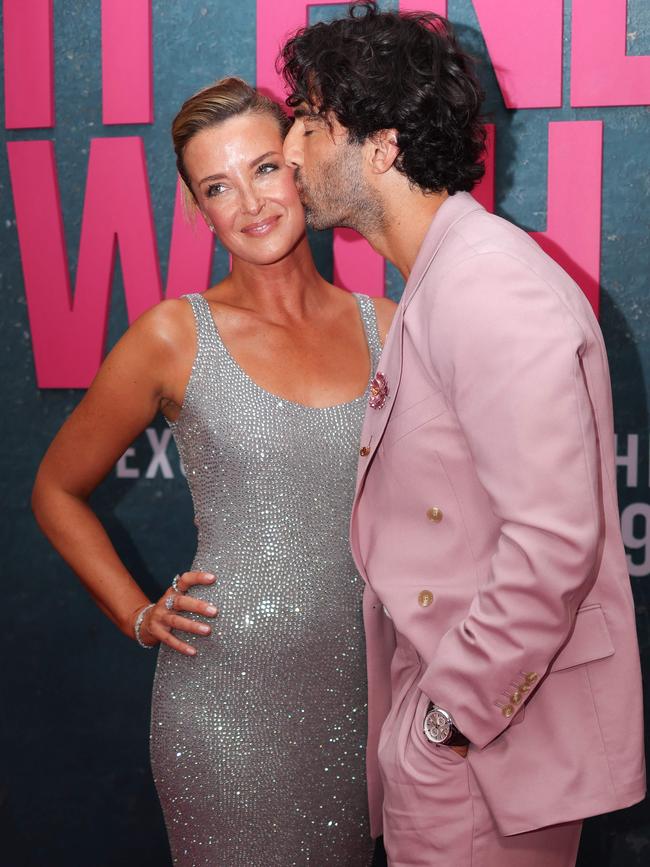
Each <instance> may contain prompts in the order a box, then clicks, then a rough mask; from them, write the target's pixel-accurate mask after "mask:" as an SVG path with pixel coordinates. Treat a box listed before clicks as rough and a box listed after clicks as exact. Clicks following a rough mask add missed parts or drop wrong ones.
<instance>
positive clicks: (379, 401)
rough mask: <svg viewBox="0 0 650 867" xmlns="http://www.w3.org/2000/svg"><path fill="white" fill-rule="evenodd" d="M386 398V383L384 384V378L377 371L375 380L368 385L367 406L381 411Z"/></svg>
mask: <svg viewBox="0 0 650 867" xmlns="http://www.w3.org/2000/svg"><path fill="white" fill-rule="evenodd" d="M387 397H388V383H387V382H386V377H385V376H384V374H383V373H380V371H377V373H376V374H375V378H374V379H373V381H372V382H371V383H370V398H369V399H368V406H370V408H371V409H381V408H382V407H383V405H384V404H385V403H386V398H387Z"/></svg>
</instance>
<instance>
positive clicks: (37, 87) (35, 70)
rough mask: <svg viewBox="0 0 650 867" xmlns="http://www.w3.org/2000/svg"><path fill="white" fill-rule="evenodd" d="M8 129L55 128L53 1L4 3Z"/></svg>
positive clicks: (11, 0)
mask: <svg viewBox="0 0 650 867" xmlns="http://www.w3.org/2000/svg"><path fill="white" fill-rule="evenodd" d="M2 15H3V30H4V71H5V126H6V127H7V129H34V128H36V127H51V126H54V18H53V15H54V13H53V8H52V0H4V2H3V4H2Z"/></svg>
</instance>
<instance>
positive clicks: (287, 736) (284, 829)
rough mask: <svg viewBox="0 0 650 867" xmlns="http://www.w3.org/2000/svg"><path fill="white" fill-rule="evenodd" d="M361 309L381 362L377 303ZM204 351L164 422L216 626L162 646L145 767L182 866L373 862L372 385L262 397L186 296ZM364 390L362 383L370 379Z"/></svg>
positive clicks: (201, 302)
mask: <svg viewBox="0 0 650 867" xmlns="http://www.w3.org/2000/svg"><path fill="white" fill-rule="evenodd" d="M356 297H357V301H358V304H359V310H360V312H361V318H362V320H363V323H364V328H365V330H366V335H367V338H368V344H369V348H370V354H371V360H372V363H371V377H372V371H373V370H374V369H375V368H376V364H377V361H378V358H379V353H380V344H379V337H378V334H377V326H376V321H375V314H374V306H373V304H372V301H371V300H370V299H369V298H367V297H366V296H361V295H358V296H356ZM188 300H189V302H190V303H191V305H192V308H193V311H194V315H195V318H196V323H197V337H198V339H197V355H196V359H195V362H194V366H193V369H192V374H191V377H190V382H189V383H188V386H187V391H186V395H185V401H184V405H183V409H182V412H181V414H180V416H179V418H178V419H177V421H176V422H175V423H172V424H171V428H172V431H173V434H174V437H175V439H176V442H177V445H178V448H179V451H180V454H181V458H182V461H183V466H184V467H185V472H186V475H187V480H188V483H189V486H190V490H191V494H192V499H193V502H194V510H195V522H196V524H197V528H198V545H197V551H196V556H195V559H194V562H193V564H192V568H193V569H198V570H206V571H209V572H213V573H214V574H215V575H216V576H217V581H216V582H215V584H214V585H212V586H210V587H205V586H201V587H198V588H195V589H193V590H192V592H193V593H194V594H195V595H196V596H198V597H200V598H202V599H206V600H209V601H210V602H213V603H214V604H215V605H216V606H217V607H218V608H219V611H220V616H219V617H218V618H216V620H214V621H212V626H213V631H212V635H211V636H209V637H208V638H204V637H194V636H188V635H187V634H183V638H184V639H186V640H188V641H189V642H190V643H193V644H195V646H196V648H197V654H196V656H195V657H186V656H183V655H181V654H179V653H176V652H175V651H172V650H170V649H169V648H167V647H162V648H161V650H160V653H159V657H158V665H157V669H156V676H155V680H154V688H153V705H152V720H151V761H152V767H153V772H154V778H155V782H156V787H157V789H158V795H159V797H160V801H161V804H162V808H163V813H164V816H165V822H166V825H167V831H168V835H169V840H170V846H171V850H172V858H173V861H174V864H176V865H183V867H199V865H206V867H207V865H210V867H217V865H218V867H239V865H242V867H257V865H259V867H271V865H277V867H292V865H296V867H302V865H316V867H324V865H341V867H346V865H349V867H365V865H368V864H370V861H371V858H372V848H373V847H372V842H371V840H370V837H369V829H368V819H367V802H366V783H365V768H364V765H365V757H364V744H365V738H366V723H367V713H366V709H367V698H366V690H367V686H366V674H365V648H364V640H363V624H362V617H361V596H362V589H363V588H362V581H361V578H360V577H359V576H358V573H357V571H356V569H355V567H354V563H353V561H352V557H351V554H350V550H349V544H348V519H349V513H350V508H351V503H352V496H353V491H354V478H355V473H356V462H357V455H358V440H359V433H360V429H361V423H362V420H363V414H364V410H365V407H366V405H367V399H368V394H369V387H368V389H367V390H366V393H365V394H364V395H362V396H360V397H359V398H357V399H356V400H353V401H350V402H348V403H344V404H340V405H337V406H333V407H327V408H324V409H315V408H310V407H305V406H302V405H301V404H297V403H293V402H292V401H288V400H284V399H280V398H278V397H277V396H275V395H273V394H271V393H270V392H268V391H265V390H264V389H262V388H261V387H259V386H257V385H256V384H255V383H254V382H253V381H252V380H251V379H250V378H249V377H248V376H247V374H246V373H245V372H244V371H243V370H242V369H241V368H240V367H239V366H238V365H237V364H236V362H235V361H234V359H233V358H232V357H231V356H230V354H229V353H228V350H227V349H226V347H225V346H224V344H223V343H222V341H221V339H220V337H219V334H218V331H217V328H216V326H215V324H214V321H213V319H212V315H211V312H210V308H209V305H208V304H207V302H206V301H205V299H204V298H203V297H202V296H200V295H191V296H188ZM369 385H370V380H369Z"/></svg>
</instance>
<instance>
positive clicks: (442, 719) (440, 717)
mask: <svg viewBox="0 0 650 867" xmlns="http://www.w3.org/2000/svg"><path fill="white" fill-rule="evenodd" d="M424 736H425V737H426V739H427V740H428V741H431V743H432V744H437V745H438V746H445V747H467V746H469V740H468V738H466V737H465V735H464V734H463V733H462V732H459V731H458V729H457V728H456V726H455V725H454V718H453V717H452V715H451V714H450V713H449V711H448V710H445V709H444V708H442V707H438V705H437V704H434V703H433V702H432V701H430V702H429V707H428V708H427V713H426V716H425V717H424Z"/></svg>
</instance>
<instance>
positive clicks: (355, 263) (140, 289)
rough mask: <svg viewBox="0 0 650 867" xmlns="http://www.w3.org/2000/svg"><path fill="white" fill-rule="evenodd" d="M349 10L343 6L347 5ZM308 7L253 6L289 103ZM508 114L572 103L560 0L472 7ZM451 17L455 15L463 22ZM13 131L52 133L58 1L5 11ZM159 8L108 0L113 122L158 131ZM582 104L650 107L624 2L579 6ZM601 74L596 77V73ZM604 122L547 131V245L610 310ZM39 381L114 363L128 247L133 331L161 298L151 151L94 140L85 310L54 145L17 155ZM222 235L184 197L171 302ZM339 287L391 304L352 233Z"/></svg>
mask: <svg viewBox="0 0 650 867" xmlns="http://www.w3.org/2000/svg"><path fill="white" fill-rule="evenodd" d="M343 2H347V0H334V2H333V3H332V4H331V5H340V4H341V3H343ZM310 5H315V4H309V3H306V2H305V0H274V2H271V0H257V70H258V76H257V84H258V86H260V87H262V88H264V89H265V90H267V92H268V91H270V92H271V93H274V94H275V95H276V96H278V97H280V98H281V96H282V95H281V91H280V82H279V80H278V78H277V76H276V74H275V73H274V71H273V70H274V63H275V57H276V55H277V52H278V49H279V47H280V45H281V44H282V42H283V40H284V38H285V37H286V35H287V34H288V33H290V32H291V31H292V30H295V29H296V28H297V27H300V26H303V25H304V24H306V23H307V22H308V14H309V7H310ZM399 5H400V9H401V10H403V11H410V10H422V9H426V10H429V11H433V12H437V13H440V14H443V15H446V14H447V3H446V0H400V4H399ZM473 5H474V9H475V11H476V14H477V17H478V21H479V24H480V27H481V30H482V32H483V35H484V38H485V42H486V45H487V48H488V52H489V54H490V57H491V59H492V62H493V64H494V67H495V73H496V76H497V81H498V83H499V87H500V89H501V92H502V95H503V99H504V102H505V105H506V107H508V108H511V109H524V108H527V109H531V108H559V107H561V106H562V40H563V0H546V2H545V3H533V2H532V0H498V2H496V0H473ZM452 11H453V10H452ZM3 15H4V58H5V126H6V127H7V128H8V129H14V130H27V129H34V128H52V127H54V125H55V108H54V37H53V0H4V2H3ZM151 16H152V11H151V0H103V2H102V4H101V23H102V84H103V121H104V124H106V125H111V124H142V123H152V122H153V87H152V21H151ZM572 16H573V18H572V52H571V105H572V106H573V107H576V108H579V107H586V106H605V105H607V106H609V105H618V106H623V105H640V104H645V103H647V102H650V57H641V56H635V57H631V56H627V55H626V30H627V27H626V24H627V4H626V0H573V5H572ZM595 71H596V72H595ZM602 134H603V132H602V123H601V122H600V121H560V122H553V123H550V124H549V130H548V203H547V226H546V230H545V231H544V232H535V233H533V235H534V237H535V238H536V239H537V240H538V241H539V243H540V244H541V245H542V246H543V247H544V248H545V249H546V250H547V251H548V252H549V253H550V254H551V255H552V256H554V258H555V259H557V260H558V261H559V262H560V264H561V265H563V267H565V268H566V270H567V271H569V273H570V274H572V276H573V277H574V278H575V279H576V280H577V282H578V283H579V284H580V285H581V286H582V288H583V289H584V291H585V292H586V294H587V296H588V297H589V300H590V301H591V303H592V305H593V306H594V308H595V309H596V311H597V310H598V293H599V275H600V230H601V177H602ZM7 147H8V157H9V170H10V175H11V183H12V189H13V196H14V205H15V211H16V222H17V229H18V238H19V244H20V251H21V258H22V263H23V274H24V281H25V292H26V297H27V305H28V311H29V318H30V326H31V331H32V345H33V351H34V360H35V367H36V377H37V383H38V385H39V386H40V387H43V388H48V387H49V388H62V387H66V388H70V387H72V388H75V387H77V388H83V387H86V386H87V385H88V384H89V383H90V381H91V379H92V377H93V376H94V374H95V372H96V370H97V367H98V366H99V364H100V363H101V358H102V354H103V351H104V343H105V336H106V328H107V323H108V310H109V304H110V287H111V281H112V275H113V268H114V262H115V252H116V247H117V246H119V250H120V257H121V264H122V272H123V276H124V289H125V294H126V302H127V311H128V315H129V320H130V321H132V320H133V319H134V318H135V317H137V316H138V315H139V314H140V313H142V312H143V311H144V310H146V309H148V308H149V307H150V306H152V305H153V304H155V303H157V302H158V301H159V300H160V299H161V298H162V297H163V293H162V281H161V276H160V271H159V267H158V253H157V249H156V239H155V231H154V221H153V213H152V208H151V200H150V192H149V182H148V177H147V168H146V160H145V153H144V146H143V141H142V139H141V138H140V137H138V136H130V137H117V138H96V139H92V140H91V144H90V153H89V163H88V177H87V183H86V194H85V201H84V211H83V220H82V229H81V238H80V243H79V255H78V264H77V274H76V281H75V292H74V298H73V295H72V292H71V285H70V276H69V269H68V262H67V257H66V252H65V239H64V232H63V219H62V215H61V205H60V195H59V189H58V182H57V172H56V162H55V154H54V143H53V141H48V140H37V141H24V140H23V141H12V142H9V144H8V146H7ZM495 147H498V140H497V139H496V137H495V131H494V128H493V127H491V126H490V127H489V128H488V152H487V161H486V176H485V179H484V180H483V182H482V184H481V185H480V186H479V187H478V188H477V190H476V191H475V195H476V197H477V199H479V201H481V202H482V204H484V205H485V207H487V208H488V209H489V210H493V208H494V195H495V190H494V152H495ZM213 251H214V245H213V238H212V236H211V234H210V233H209V232H208V231H207V229H206V228H205V227H204V226H203V225H202V223H201V221H197V224H196V226H195V227H189V226H188V225H187V224H186V223H185V221H184V220H183V217H182V209H181V201H180V194H179V190H178V189H177V194H176V201H175V209H174V222H173V229H172V237H171V242H170V250H169V260H168V269H167V281H166V296H167V297H177V296H178V295H179V294H181V292H182V291H185V290H186V289H187V287H196V288H199V289H200V288H204V287H206V286H207V285H208V281H209V277H210V272H211V264H212V255H213ZM334 263H335V279H336V281H337V282H339V283H341V284H342V285H344V286H347V287H348V288H353V289H356V290H359V291H365V292H368V293H369V294H373V295H378V294H382V292H383V286H384V262H383V260H382V259H381V258H380V257H379V256H378V255H377V254H376V253H374V252H373V250H372V249H371V248H370V247H369V245H368V244H367V243H366V242H365V241H363V240H362V239H360V238H359V237H358V236H357V235H356V234H355V233H354V232H351V231H349V230H336V231H335V233H334Z"/></svg>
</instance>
